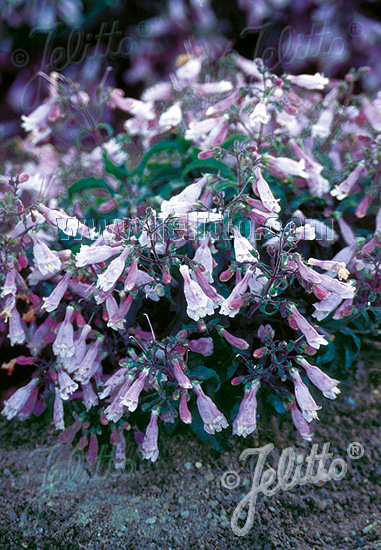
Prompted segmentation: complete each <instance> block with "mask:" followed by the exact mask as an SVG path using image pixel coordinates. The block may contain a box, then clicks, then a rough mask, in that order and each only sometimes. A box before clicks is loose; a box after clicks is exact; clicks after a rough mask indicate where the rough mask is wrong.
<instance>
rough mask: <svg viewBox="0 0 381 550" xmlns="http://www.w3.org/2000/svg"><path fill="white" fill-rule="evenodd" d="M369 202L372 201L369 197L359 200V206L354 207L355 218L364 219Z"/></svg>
mask: <svg viewBox="0 0 381 550" xmlns="http://www.w3.org/2000/svg"><path fill="white" fill-rule="evenodd" d="M371 200H372V199H371V196H370V195H365V197H364V198H363V199H362V200H361V202H360V204H359V205H358V206H357V207H356V210H355V215H356V218H364V217H365V216H366V213H367V211H368V207H369V205H370V202H371Z"/></svg>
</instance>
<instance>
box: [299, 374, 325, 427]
mask: <svg viewBox="0 0 381 550" xmlns="http://www.w3.org/2000/svg"><path fill="white" fill-rule="evenodd" d="M292 378H293V380H294V387H295V397H296V401H297V402H298V405H299V407H300V408H301V410H302V412H303V416H304V418H305V419H306V420H307V422H312V420H313V419H314V418H318V415H317V412H316V411H318V410H319V409H321V407H320V406H319V405H317V404H316V403H315V400H314V399H313V397H312V395H311V394H310V392H309V390H308V388H307V386H306V385H305V383H304V382H303V381H302V379H301V378H300V374H299V373H298V371H297V370H294V371H293V372H292Z"/></svg>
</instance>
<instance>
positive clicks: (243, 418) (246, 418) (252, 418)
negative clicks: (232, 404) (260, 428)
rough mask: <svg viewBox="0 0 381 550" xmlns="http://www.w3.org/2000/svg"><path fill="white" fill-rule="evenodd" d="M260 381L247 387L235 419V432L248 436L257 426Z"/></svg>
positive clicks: (235, 433)
mask: <svg viewBox="0 0 381 550" xmlns="http://www.w3.org/2000/svg"><path fill="white" fill-rule="evenodd" d="M258 388H259V381H255V382H253V383H252V384H251V385H250V387H248V388H245V393H244V396H243V398H242V401H241V404H240V406H239V411H238V414H237V416H236V417H235V419H234V421H233V434H234V435H241V436H242V437H246V436H248V435H249V434H251V433H253V431H254V430H255V428H256V427H257V397H256V396H257V391H258Z"/></svg>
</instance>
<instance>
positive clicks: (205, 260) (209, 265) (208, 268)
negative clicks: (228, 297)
mask: <svg viewBox="0 0 381 550" xmlns="http://www.w3.org/2000/svg"><path fill="white" fill-rule="evenodd" d="M193 260H194V261H195V262H197V263H198V264H201V265H202V266H203V267H204V268H205V271H204V275H205V277H206V280H207V281H208V283H212V282H213V256H212V252H211V250H210V248H209V237H204V238H202V239H201V240H200V246H199V247H198V249H197V250H196V253H195V255H194V258H193Z"/></svg>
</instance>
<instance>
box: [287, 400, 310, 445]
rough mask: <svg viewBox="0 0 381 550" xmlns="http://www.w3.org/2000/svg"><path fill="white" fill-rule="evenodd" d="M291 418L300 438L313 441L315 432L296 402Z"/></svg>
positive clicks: (292, 408)
mask: <svg viewBox="0 0 381 550" xmlns="http://www.w3.org/2000/svg"><path fill="white" fill-rule="evenodd" d="M291 418H292V421H293V423H294V426H295V428H296V429H297V430H298V432H299V434H300V436H301V437H302V438H303V439H305V440H306V441H311V440H312V436H313V430H312V428H311V426H310V425H309V424H308V422H307V421H306V419H305V418H304V416H303V413H302V412H301V411H300V409H299V408H298V406H297V404H296V403H295V401H294V403H293V405H292V407H291Z"/></svg>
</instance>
